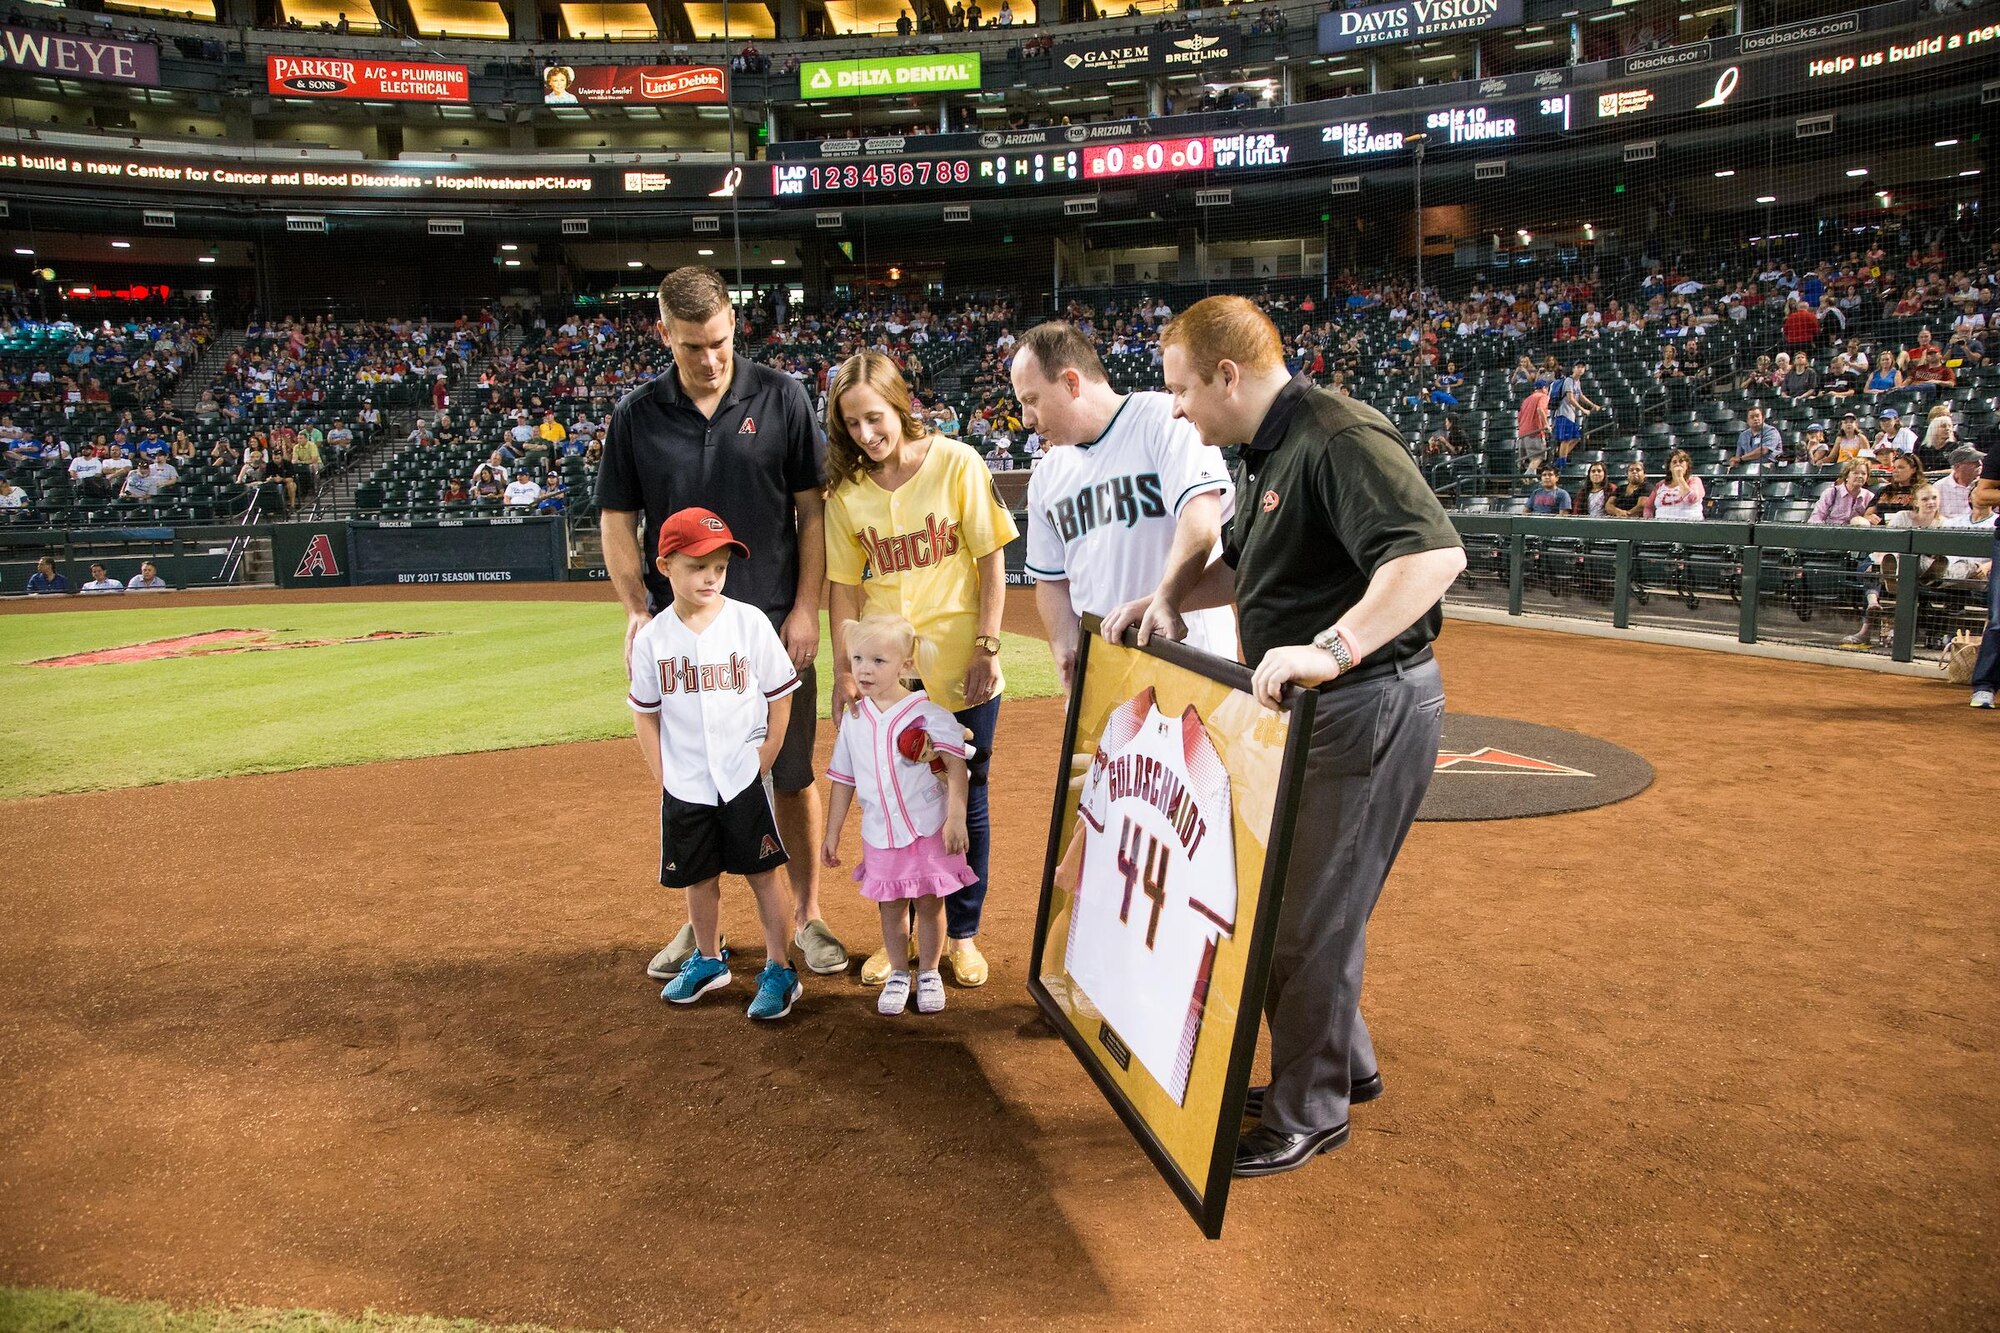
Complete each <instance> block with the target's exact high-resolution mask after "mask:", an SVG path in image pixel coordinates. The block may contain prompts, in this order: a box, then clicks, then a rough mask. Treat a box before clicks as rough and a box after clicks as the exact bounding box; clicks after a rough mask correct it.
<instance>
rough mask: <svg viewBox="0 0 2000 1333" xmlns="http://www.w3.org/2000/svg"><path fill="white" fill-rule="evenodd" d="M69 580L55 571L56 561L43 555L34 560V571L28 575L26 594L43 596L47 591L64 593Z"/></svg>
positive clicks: (67, 588)
mask: <svg viewBox="0 0 2000 1333" xmlns="http://www.w3.org/2000/svg"><path fill="white" fill-rule="evenodd" d="M68 591H69V580H68V579H66V578H64V577H63V576H62V575H60V574H58V573H56V562H55V561H53V560H51V559H49V557H47V556H43V557H42V558H41V559H40V560H38V561H36V562H35V572H34V573H32V574H30V575H28V595H29V596H30V597H39V596H44V595H46V594H49V593H66V592H68Z"/></svg>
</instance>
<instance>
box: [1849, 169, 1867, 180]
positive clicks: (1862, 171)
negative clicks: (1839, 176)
mask: <svg viewBox="0 0 2000 1333" xmlns="http://www.w3.org/2000/svg"><path fill="white" fill-rule="evenodd" d="M1847 174H1848V176H1849V177H1850V178H1851V177H1855V176H1866V175H1867V174H1868V168H1866V167H1849V168H1848V169H1847Z"/></svg>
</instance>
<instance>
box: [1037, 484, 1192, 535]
mask: <svg viewBox="0 0 2000 1333" xmlns="http://www.w3.org/2000/svg"><path fill="white" fill-rule="evenodd" d="M1160 492H1161V487H1160V475H1159V473H1157V472H1143V473H1140V474H1139V475H1138V476H1136V477H1107V478H1105V479H1104V480H1103V481H1100V482H1097V483H1095V484H1094V485H1086V486H1084V487H1083V488H1082V489H1081V490H1079V491H1077V492H1076V493H1075V494H1074V495H1064V496H1059V497H1057V499H1056V501H1055V503H1053V504H1051V505H1050V506H1049V508H1048V518H1049V523H1050V525H1051V526H1053V527H1054V528H1055V530H1056V531H1057V532H1058V533H1059V534H1061V536H1062V539H1063V540H1064V541H1066V542H1073V541H1075V540H1077V539H1078V538H1079V537H1086V536H1089V535H1090V533H1091V531H1092V530H1093V529H1096V528H1100V527H1102V526H1104V525H1105V524H1107V523H1117V524H1120V525H1122V526H1124V527H1128V528H1129V527H1131V526H1133V525H1134V524H1136V523H1137V522H1138V521H1139V520H1140V519H1142V518H1164V517H1166V513H1167V502H1166V500H1165V498H1164V497H1163V496H1162V495H1161V493H1160Z"/></svg>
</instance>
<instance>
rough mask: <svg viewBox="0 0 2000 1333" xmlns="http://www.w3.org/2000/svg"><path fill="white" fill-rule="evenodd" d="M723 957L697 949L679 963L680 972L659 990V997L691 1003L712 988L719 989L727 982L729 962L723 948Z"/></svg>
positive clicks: (669, 1001)
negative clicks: (714, 956) (710, 954)
mask: <svg viewBox="0 0 2000 1333" xmlns="http://www.w3.org/2000/svg"><path fill="white" fill-rule="evenodd" d="M722 952H723V955H724V957H723V958H710V957H708V956H707V955H705V954H703V953H702V952H701V950H699V949H697V950H695V951H694V953H693V954H692V955H691V956H690V957H689V958H688V960H687V961H686V962H685V963H682V964H681V970H680V974H679V975H678V976H676V977H675V978H674V979H673V980H672V981H669V982H668V983H667V984H666V987H665V988H664V989H663V990H661V991H660V998H661V999H663V1000H665V1001H667V1002H668V1003H670V1004H693V1003H694V1002H695V1001H696V1000H699V999H700V998H701V997H702V996H704V995H706V994H708V993H709V992H710V991H712V990H719V989H721V988H722V987H724V986H727V985H728V984H729V975H730V974H729V964H728V962H727V961H725V959H726V958H727V956H728V953H729V951H728V950H727V949H724V950H723V951H722Z"/></svg>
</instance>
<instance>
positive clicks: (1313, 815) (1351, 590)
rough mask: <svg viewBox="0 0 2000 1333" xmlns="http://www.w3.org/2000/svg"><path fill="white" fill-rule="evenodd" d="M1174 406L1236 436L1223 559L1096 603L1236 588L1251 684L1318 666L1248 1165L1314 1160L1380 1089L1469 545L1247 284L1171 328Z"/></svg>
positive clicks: (1188, 596) (1175, 627)
mask: <svg viewBox="0 0 2000 1333" xmlns="http://www.w3.org/2000/svg"><path fill="white" fill-rule="evenodd" d="M1160 347H1161V351H1162V355H1163V364H1162V367H1161V370H1162V374H1163V376H1164V378H1165V380H1166V386H1167V391H1168V392H1169V393H1171V394H1173V396H1174V411H1175V415H1177V416H1182V417H1185V418H1186V419H1187V420H1189V421H1191V422H1193V423H1194V425H1195V427H1196V429H1198V430H1199V431H1200V432H1201V437H1202V441H1203V443H1205V444H1213V445H1220V446H1226V445H1231V444H1242V445H1244V446H1245V448H1244V450H1243V454H1242V457H1241V459H1240V460H1239V461H1238V462H1237V464H1236V467H1235V480H1236V496H1237V502H1236V517H1235V518H1234V519H1232V520H1231V522H1230V524H1229V526H1228V527H1227V529H1225V531H1224V534H1223V556H1222V559H1220V560H1217V561H1215V562H1213V563H1212V564H1210V565H1209V566H1208V568H1207V569H1206V570H1205V571H1203V572H1202V573H1200V574H1199V575H1198V576H1195V577H1194V578H1192V579H1189V580H1187V583H1189V584H1191V585H1192V586H1170V584H1171V583H1172V575H1171V574H1170V575H1169V579H1168V581H1163V582H1162V583H1161V585H1160V587H1159V589H1158V590H1157V591H1156V592H1155V593H1154V595H1153V596H1151V597H1149V598H1146V599H1144V600H1142V601H1138V602H1133V603H1130V604H1128V605H1127V606H1124V607H1121V608H1119V610H1118V611H1116V612H1114V613H1113V614H1112V616H1111V618H1110V619H1109V620H1107V621H1106V622H1105V633H1106V634H1107V635H1108V636H1110V637H1112V638H1114V639H1115V638H1116V637H1117V636H1118V634H1120V633H1121V632H1122V631H1123V630H1124V628H1125V627H1126V626H1128V625H1132V624H1135V623H1136V624H1137V625H1138V627H1139V635H1138V637H1139V641H1140V642H1141V643H1144V642H1145V641H1146V640H1147V639H1149V638H1150V637H1151V636H1152V635H1154V634H1156V633H1157V634H1163V635H1165V636H1166V637H1168V638H1173V639H1178V638H1180V637H1181V626H1182V622H1181V612H1182V611H1184V610H1193V609H1197V608H1200V607H1207V606H1222V605H1227V604H1228V602H1229V601H1230V600H1231V598H1232V597H1233V598H1234V600H1235V603H1236V614H1237V623H1238V624H1239V626H1240V627H1241V633H1242V639H1243V660H1244V661H1245V662H1247V663H1250V664H1251V665H1252V667H1253V668H1254V670H1253V672H1252V688H1253V690H1254V692H1255V694H1256V696H1257V699H1258V701H1259V702H1260V703H1262V704H1264V705H1265V706H1266V707H1269V708H1276V707H1277V706H1278V703H1279V699H1280V697H1281V696H1282V695H1283V693H1284V690H1285V687H1286V686H1288V685H1296V686H1299V687H1302V688H1312V687H1315V686H1317V687H1318V688H1319V690H1320V697H1319V699H1318V701H1317V706H1316V709H1315V712H1314V714H1313V734H1312V744H1311V748H1310V749H1309V751H1308V753H1307V757H1306V773H1305V782H1304V785H1303V794H1302V795H1301V797H1300V801H1299V810H1298V816H1297V818H1296V820H1295V821H1294V823H1293V833H1292V837H1293V844H1292V851H1291V860H1290V862H1289V866H1288V869H1287V872H1286V878H1285V894H1284V903H1283V906H1282V907H1281V909H1280V911H1279V916H1278V934H1277V943H1276V946H1275V948H1274V949H1273V951H1272V957H1271V977H1270V986H1269V989H1268V991H1267V993H1266V995H1265V999H1264V1013H1265V1018H1266V1020H1267V1021H1268V1022H1269V1024H1270V1028H1271V1083H1270V1086H1269V1087H1268V1088H1262V1089H1259V1088H1253V1089H1251V1111H1252V1113H1253V1114H1255V1115H1257V1116H1258V1119H1259V1122H1260V1123H1259V1125H1258V1127H1257V1128H1256V1129H1254V1130H1252V1131H1251V1132H1249V1133H1248V1134H1245V1135H1244V1136H1243V1138H1242V1140H1241V1141H1240V1142H1239V1143H1238V1144H1237V1149H1236V1167H1235V1170H1236V1174H1237V1175H1239V1176H1262V1175H1271V1174H1274V1173H1276V1172H1279V1171H1289V1170H1292V1169H1293V1168H1295V1167H1298V1166H1303V1165H1304V1164H1305V1163H1306V1162H1308V1161H1310V1160H1312V1158H1313V1156H1314V1155H1316V1154H1318V1153H1322V1152H1326V1151H1327V1150H1329V1149H1332V1148H1337V1147H1339V1146H1340V1145H1341V1144H1342V1143H1345V1142H1346V1141H1347V1118H1348V1107H1349V1105H1350V1104H1351V1103H1353V1102H1364V1101H1369V1100H1372V1099H1373V1098H1375V1097H1378V1096H1380V1095H1381V1092H1382V1076H1381V1073H1380V1071H1379V1069H1378V1067H1377V1065H1376V1061H1375V1048H1374V1046H1373V1044H1372V1043H1371V1042H1370V1041H1369V1037H1368V1026H1367V1024H1366V1023H1364V1022H1363V1021H1362V1019H1361V1008H1360V1004H1361V973H1362V963H1363V958H1364V954H1365V950H1366V943H1367V926H1368V917H1369V914H1370V913H1371V912H1373V911H1374V909H1375V900H1376V899H1377V898H1378V897H1379V896H1380V895H1381V892H1382V882H1383V880H1384V879H1385V878H1387V876H1388V873H1389V868H1390V866H1391V865H1392V864H1394V862H1395V859H1396V853H1397V852H1398V851H1399V850H1401V848H1402V845H1403V839H1404V837H1405V836H1406V835H1407V834H1408V833H1409V830H1410V823H1411V821H1413V820H1414V819H1415V818H1416V815H1417V807H1418V806H1419V805H1421V804H1422V803H1423V799H1424V792H1425V790H1426V789H1427V788H1428V787H1429V786H1430V780H1431V773H1432V771H1433V770H1434V769H1435V767H1436V765H1437V751H1438V738H1439V735H1440V734H1441V732H1442V730H1443V726H1444V683H1443V680H1442V678H1441V677H1440V676H1439V674H1438V668H1437V663H1436V662H1434V661H1433V660H1432V659H1431V649H1430V644H1431V640H1432V639H1434V638H1436V637H1437V634H1438V631H1439V629H1440V628H1441V627H1442V626H1443V623H1444V612H1443V608H1442V606H1441V605H1440V604H1439V599H1440V598H1441V597H1442V596H1443V595H1444V591H1445V589H1446V588H1448V587H1450V586H1451V581H1452V580H1453V579H1454V578H1456V577H1457V576H1458V573H1459V571H1460V570H1462V569H1463V568H1465V551H1464V548H1463V547H1462V545H1461V544H1460V542H1459V539H1458V534H1457V532H1456V531H1454V530H1453V528H1452V526H1451V523H1450V521H1449V520H1448V519H1447V518H1446V517H1445V514H1444V510H1443V509H1442V508H1441V507H1440V506H1439V504H1438V502H1437V497H1436V496H1434V495H1432V494H1431V490H1430V487H1428V486H1426V485H1425V484H1424V479H1423V476H1422V474H1420V473H1419V472H1418V471H1417V466H1416V464H1415V462H1413V461H1412V460H1411V458H1410V455H1409V452H1408V450H1407V449H1405V448H1404V446H1403V441H1402V439H1401V438H1400V437H1399V436H1398V435H1397V434H1396V430H1395V428H1394V427H1393V426H1391V425H1390V424H1389V423H1388V421H1387V420H1386V419H1385V418H1383V416H1382V415H1381V414H1380V413H1378V412H1376V411H1375V410H1374V409H1373V408H1370V407H1366V406H1364V405H1362V404H1360V403H1357V402H1355V401H1354V400H1353V399H1351V398H1343V397H1340V396H1338V395H1336V394H1332V393H1329V392H1326V391H1325V390H1322V389H1318V388H1315V387H1314V386H1313V383H1312V381H1311V380H1310V379H1307V378H1306V377H1304V376H1300V377H1298V378H1296V379H1293V378H1290V377H1288V376H1287V375H1286V373H1285V363H1284V347H1283V344H1282V343H1281V342H1280V340H1279V337H1278V331H1277V329H1276V328H1275V327H1274V326H1273V325H1272V323H1271V321H1270V320H1268V319H1266V318H1265V317H1264V315H1263V313H1262V312H1260V311H1259V310H1258V309H1257V307H1256V306H1254V305H1252V304H1251V303H1250V302H1248V301H1246V300H1244V299H1243V298H1241V297H1237V296H1212V297H1209V298H1208V299H1207V300H1204V301H1198V302H1196V303H1195V304H1194V305H1193V306H1191V307H1189V308H1188V310H1187V311H1186V312H1185V313H1184V314H1182V315H1181V316H1180V318H1178V319H1176V320H1174V321H1173V322H1172V323H1171V324H1169V325H1168V326H1167V327H1166V329H1165V330H1164V331H1163V332H1162V334H1161V335H1160Z"/></svg>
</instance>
